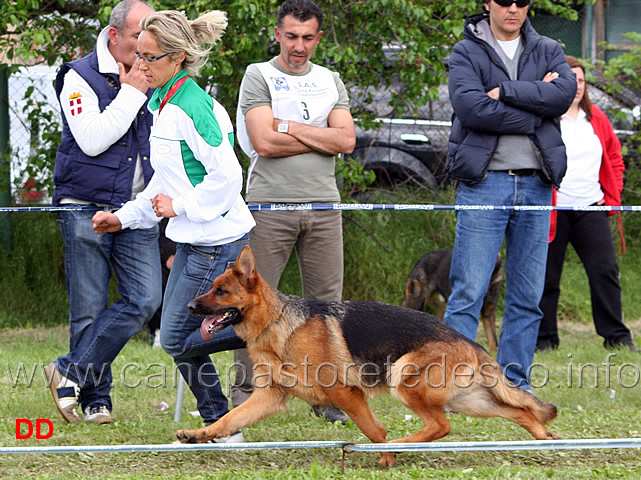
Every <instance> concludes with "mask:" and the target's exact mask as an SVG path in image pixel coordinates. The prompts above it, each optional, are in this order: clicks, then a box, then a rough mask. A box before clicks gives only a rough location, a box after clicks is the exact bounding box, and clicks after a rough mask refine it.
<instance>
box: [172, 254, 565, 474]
mask: <svg viewBox="0 0 641 480" xmlns="http://www.w3.org/2000/svg"><path fill="white" fill-rule="evenodd" d="M189 310H190V311H191V312H192V313H193V314H194V315H200V316H203V317H205V319H204V320H203V323H202V326H201V334H202V335H203V338H205V339H209V338H211V335H212V334H214V333H216V332H218V331H220V330H222V329H223V328H225V327H227V326H228V325H233V327H234V330H235V331H236V333H237V334H238V336H239V337H240V338H242V339H243V340H244V341H245V343H246V344H247V349H248V350H249V355H250V356H251V359H252V361H253V363H254V383H255V386H254V391H253V393H252V394H251V396H250V397H249V399H248V400H247V401H245V402H244V403H243V404H242V405H240V406H238V407H236V408H234V409H233V410H231V411H230V412H229V413H227V414H226V415H225V416H223V417H222V418H221V419H219V420H218V421H217V422H215V423H213V424H211V425H209V426H207V427H204V428H201V429H199V430H179V431H178V432H176V436H177V437H178V439H179V440H180V441H181V442H183V443H196V442H207V441H209V440H211V439H213V438H217V437H222V436H226V435H229V434H231V433H232V432H235V431H237V430H239V429H241V428H243V427H246V426H247V425H251V424H254V423H256V422H258V421H260V420H262V419H264V418H267V417H269V416H271V415H273V414H275V413H277V412H281V411H284V410H286V409H287V404H286V400H287V399H288V398H289V397H290V396H294V397H298V398H301V399H303V400H305V401H307V402H308V403H310V404H312V405H333V406H336V407H338V408H341V409H342V410H343V411H345V412H346V413H347V414H348V415H349V416H350V418H351V419H352V420H353V421H354V423H356V425H357V426H358V428H360V429H361V431H362V432H363V433H364V434H365V435H366V436H367V437H368V438H369V439H370V440H371V441H372V442H377V443H385V442H387V438H386V431H385V428H383V426H381V424H380V423H379V422H378V420H377V419H376V417H375V416H374V414H373V413H372V411H371V410H370V408H369V406H368V404H367V400H368V399H369V398H370V397H372V396H373V395H375V394H376V393H383V392H391V393H392V395H393V396H394V397H395V398H397V399H398V400H400V401H401V402H402V403H403V404H404V405H405V406H407V407H408V408H410V409H412V410H413V411H414V412H416V414H417V415H418V416H419V417H420V418H421V419H422V421H423V428H422V429H421V430H419V431H418V432H416V433H414V434H412V435H409V436H408V437H405V438H400V439H397V440H393V441H394V442H429V441H432V440H436V439H439V438H442V437H444V436H445V435H447V434H448V433H449V432H450V424H449V422H448V420H447V417H446V415H445V413H444V412H443V409H444V407H445V406H446V405H449V406H450V407H451V408H453V409H455V410H456V411H458V412H461V413H463V414H466V415H471V416H477V417H503V418H506V419H508V420H511V421H513V422H515V423H517V424H519V425H521V426H522V427H523V428H525V429H526V430H527V431H528V432H530V433H531V434H532V435H533V436H534V437H535V438H536V439H539V440H546V439H553V438H558V436H557V435H555V434H553V433H550V432H548V431H547V429H546V428H545V426H544V425H545V424H546V423H547V422H549V421H551V420H552V419H554V418H555V417H556V415H557V412H556V407H555V406H554V405H552V404H551V403H546V402H542V401H540V400H538V399H537V398H536V397H535V396H534V395H532V394H530V393H527V392H525V391H523V390H521V389H519V388H516V387H515V386H514V385H513V384H512V383H510V381H509V380H507V378H505V376H504V375H503V373H502V372H501V368H500V366H499V365H498V363H496V361H495V360H494V359H493V358H492V357H491V356H490V355H489V354H488V353H487V352H486V351H485V349H483V347H481V346H480V345H478V344H476V343H474V342H473V341H471V340H469V339H467V338H465V337H464V336H463V335H461V334H459V333H458V332H456V331H455V330H454V329H452V328H450V327H449V326H448V325H446V324H445V323H444V322H442V321H441V320H439V319H437V318H436V317H434V316H432V315H428V314H426V313H423V312H418V311H416V310H411V309H407V308H402V307H398V306H395V305H390V304H384V303H378V302H325V301H320V300H307V299H303V298H300V297H295V296H286V295H284V294H282V293H280V292H279V291H277V290H274V289H273V288H271V287H270V286H269V285H268V284H267V282H265V280H263V278H262V277H261V276H260V275H259V274H258V272H257V271H256V264H255V260H254V255H253V254H252V251H251V249H250V248H249V247H245V248H243V250H242V251H241V253H240V255H239V256H238V259H237V260H236V263H235V264H234V266H233V267H232V268H230V269H228V270H227V271H226V272H225V273H223V274H222V275H220V276H219V277H218V278H217V279H216V280H214V282H213V283H212V286H211V290H210V291H209V292H208V293H206V294H204V295H201V296H199V297H197V298H195V299H194V300H193V301H192V302H190V304H189ZM379 463H381V464H382V465H388V466H389V465H394V464H396V457H395V455H394V454H393V453H391V452H384V453H382V454H381V459H380V461H379Z"/></svg>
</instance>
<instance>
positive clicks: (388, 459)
mask: <svg viewBox="0 0 641 480" xmlns="http://www.w3.org/2000/svg"><path fill="white" fill-rule="evenodd" d="M378 463H379V464H381V465H383V466H384V467H394V466H396V464H397V463H398V462H397V461H396V455H394V454H393V453H391V452H383V453H381V458H380V460H379V461H378Z"/></svg>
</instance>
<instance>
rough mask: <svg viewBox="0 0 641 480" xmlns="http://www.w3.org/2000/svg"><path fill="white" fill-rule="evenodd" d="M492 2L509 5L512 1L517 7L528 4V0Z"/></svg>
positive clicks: (497, 0) (503, 5) (498, 0)
mask: <svg viewBox="0 0 641 480" xmlns="http://www.w3.org/2000/svg"><path fill="white" fill-rule="evenodd" d="M494 3H496V4H497V5H500V6H502V7H510V6H512V4H513V3H516V6H517V7H519V8H523V7H527V6H528V5H529V4H530V0H494Z"/></svg>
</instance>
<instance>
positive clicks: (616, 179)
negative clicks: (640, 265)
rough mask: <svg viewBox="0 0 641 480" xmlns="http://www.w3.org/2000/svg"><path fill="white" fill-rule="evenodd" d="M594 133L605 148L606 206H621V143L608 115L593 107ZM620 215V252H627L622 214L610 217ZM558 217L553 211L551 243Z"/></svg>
mask: <svg viewBox="0 0 641 480" xmlns="http://www.w3.org/2000/svg"><path fill="white" fill-rule="evenodd" d="M590 123H591V124H592V128H593V129H594V133H596V136H597V137H598V138H599V141H600V142H601V147H603V157H602V159H601V170H600V171H599V183H600V184H601V189H602V190H603V194H604V200H605V205H609V206H613V207H614V206H619V205H621V192H623V172H624V171H625V164H624V163H623V156H621V142H619V139H618V138H617V136H616V134H615V133H614V129H613V128H612V124H611V123H610V120H609V119H608V117H607V115H606V114H605V113H603V111H602V110H601V109H600V108H599V107H597V106H596V105H592V120H591V121H590ZM552 205H556V190H554V191H553V193H552ZM614 214H618V215H619V217H618V220H617V224H618V226H619V234H620V236H621V240H620V244H619V250H620V251H621V249H623V251H625V240H624V239H623V224H622V222H621V212H609V213H608V215H614ZM556 216H557V211H556V210H552V212H551V214H550V236H549V241H550V242H551V241H552V240H554V235H555V234H556Z"/></svg>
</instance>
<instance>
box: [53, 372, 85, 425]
mask: <svg viewBox="0 0 641 480" xmlns="http://www.w3.org/2000/svg"><path fill="white" fill-rule="evenodd" d="M44 370H45V375H46V377H47V383H48V384H49V389H50V390H51V394H52V395H53V400H54V401H55V402H56V407H57V408H58V411H59V412H60V414H61V415H62V418H64V419H65V420H66V421H67V422H69V423H80V417H79V416H78V413H77V412H76V408H77V407H78V395H79V394H80V387H79V386H78V384H77V383H76V382H74V381H72V380H69V379H68V378H66V377H63V376H62V374H61V373H60V371H59V370H58V366H57V365H56V364H55V363H53V362H51V363H50V364H49V365H47V366H46V367H45V369H44Z"/></svg>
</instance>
